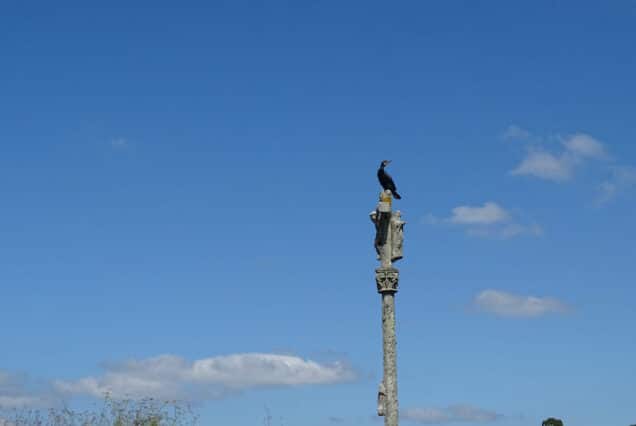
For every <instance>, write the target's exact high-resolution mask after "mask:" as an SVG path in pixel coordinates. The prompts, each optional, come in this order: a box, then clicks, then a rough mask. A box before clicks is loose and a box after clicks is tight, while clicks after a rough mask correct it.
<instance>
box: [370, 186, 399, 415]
mask: <svg viewBox="0 0 636 426" xmlns="http://www.w3.org/2000/svg"><path fill="white" fill-rule="evenodd" d="M391 202H392V197H391V192H390V191H383V192H381V193H380V202H379V203H378V205H377V207H376V209H375V211H373V212H371V213H370V214H369V217H370V218H371V221H372V222H373V224H374V225H375V231H376V235H375V241H374V246H375V250H376V253H377V255H378V260H379V261H380V267H379V268H377V269H376V270H375V282H376V287H377V289H378V293H380V295H381V297H382V346H383V354H384V356H383V364H384V378H383V379H382V383H381V384H380V389H379V390H378V415H379V416H384V425H385V426H398V421H399V415H398V411H399V409H398V398H397V359H396V350H397V342H396V337H395V294H396V293H397V291H398V282H399V278H400V273H399V271H398V270H397V269H396V268H394V267H393V266H392V262H393V261H396V260H399V259H402V257H403V248H402V247H403V243H404V224H405V223H406V222H404V221H403V220H402V215H401V214H400V212H399V211H396V212H392V210H391V204H392V203H391Z"/></svg>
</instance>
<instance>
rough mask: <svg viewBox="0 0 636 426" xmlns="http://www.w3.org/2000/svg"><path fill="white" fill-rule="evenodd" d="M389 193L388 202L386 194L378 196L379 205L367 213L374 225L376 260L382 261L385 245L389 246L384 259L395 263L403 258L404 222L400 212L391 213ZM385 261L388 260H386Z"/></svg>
mask: <svg viewBox="0 0 636 426" xmlns="http://www.w3.org/2000/svg"><path fill="white" fill-rule="evenodd" d="M390 196H391V195H390V193H389V194H388V197H389V201H388V202H387V198H386V197H387V194H386V193H384V192H383V193H381V194H380V203H379V204H378V207H377V208H376V210H374V211H372V212H371V213H369V217H370V219H371V222H373V224H374V225H375V241H374V244H373V245H374V246H375V251H376V253H377V255H378V260H382V259H381V258H382V253H383V252H382V249H383V248H384V247H385V245H387V244H388V245H389V248H390V250H388V251H387V252H385V253H387V255H386V257H390V261H391V262H393V261H396V260H400V259H402V257H403V256H404V253H403V249H402V246H403V244H404V225H405V224H406V222H405V221H403V220H402V215H401V213H400V211H399V210H398V211H395V212H392V211H391V203H390ZM386 260H387V261H388V260H389V259H386Z"/></svg>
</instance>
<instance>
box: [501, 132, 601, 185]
mask: <svg viewBox="0 0 636 426" xmlns="http://www.w3.org/2000/svg"><path fill="white" fill-rule="evenodd" d="M529 139H530V137H524V138H523V139H522V140H529ZM552 139H556V140H558V141H559V142H560V144H559V147H560V149H558V150H552V151H550V150H548V149H546V148H545V147H544V146H543V144H541V143H537V142H536V141H537V140H539V139H533V142H532V143H530V144H528V145H527V146H526V156H525V157H524V158H523V160H521V163H520V164H519V165H518V166H517V167H515V168H514V169H513V170H511V172H510V173H511V174H512V175H528V176H534V177H537V178H540V179H545V180H551V181H554V182H565V181H567V180H570V179H572V177H573V176H574V174H575V171H576V169H577V168H579V167H582V166H583V165H584V164H585V163H586V162H588V161H589V160H607V159H609V156H608V154H607V151H606V149H605V146H604V145H603V144H602V143H601V142H599V141H598V140H596V139H594V138H593V137H592V136H590V135H587V134H585V133H576V134H573V135H570V136H567V137H565V138H561V137H553V138H552Z"/></svg>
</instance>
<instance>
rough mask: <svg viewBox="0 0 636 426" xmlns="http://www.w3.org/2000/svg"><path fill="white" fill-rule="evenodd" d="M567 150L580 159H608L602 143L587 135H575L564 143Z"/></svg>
mask: <svg viewBox="0 0 636 426" xmlns="http://www.w3.org/2000/svg"><path fill="white" fill-rule="evenodd" d="M563 145H564V146H565V148H566V150H567V151H569V152H571V153H572V154H574V155H577V156H580V157H588V158H596V159H604V158H607V153H606V152H605V147H604V146H603V144H602V143H600V142H599V141H597V140H596V139H594V138H593V137H592V136H590V135H586V134H585V133H577V134H574V135H572V136H570V137H568V138H567V139H565V140H564V141H563Z"/></svg>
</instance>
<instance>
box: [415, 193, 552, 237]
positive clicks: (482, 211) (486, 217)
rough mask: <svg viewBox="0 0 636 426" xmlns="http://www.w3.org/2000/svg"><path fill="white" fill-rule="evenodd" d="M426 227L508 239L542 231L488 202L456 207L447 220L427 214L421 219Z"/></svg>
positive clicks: (538, 234)
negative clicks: (519, 220)
mask: <svg viewBox="0 0 636 426" xmlns="http://www.w3.org/2000/svg"><path fill="white" fill-rule="evenodd" d="M422 223H424V224H427V225H440V224H442V225H443V224H447V225H452V226H458V227H462V228H463V229H464V230H465V231H466V233H467V234H468V235H470V236H473V237H482V238H497V239H504V240H505V239H509V238H514V237H518V236H522V235H529V236H535V237H537V236H540V235H543V229H542V228H541V227H540V226H539V225H536V224H528V225H524V224H521V223H518V222H517V221H515V220H513V215H512V214H511V213H510V212H509V211H508V210H506V209H505V208H503V207H501V206H500V205H499V204H497V203H495V202H492V201H488V202H486V203H484V204H483V205H481V206H480V205H477V206H466V205H464V206H458V207H455V208H453V209H452V210H451V215H450V216H449V217H447V218H438V217H435V216H434V215H432V214H430V213H429V214H427V215H425V216H424V217H423V218H422Z"/></svg>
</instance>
